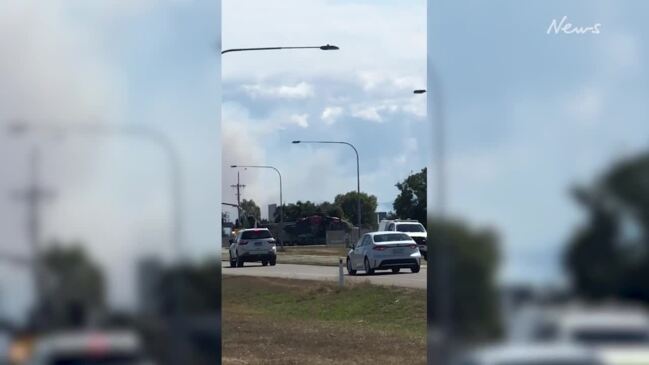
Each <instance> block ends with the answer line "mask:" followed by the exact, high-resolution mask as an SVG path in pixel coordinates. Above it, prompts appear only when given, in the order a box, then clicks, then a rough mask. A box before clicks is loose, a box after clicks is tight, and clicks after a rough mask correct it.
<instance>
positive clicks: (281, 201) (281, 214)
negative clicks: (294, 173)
mask: <svg viewBox="0 0 649 365" xmlns="http://www.w3.org/2000/svg"><path fill="white" fill-rule="evenodd" d="M239 167H242V168H253V169H272V170H275V172H277V176H279V222H280V223H279V227H280V231H279V245H280V247H281V248H282V249H284V240H283V239H282V234H283V232H284V198H283V196H282V191H283V190H282V173H281V172H279V170H278V169H277V168H276V167H274V166H268V165H231V166H230V168H239ZM268 218H270V217H268Z"/></svg>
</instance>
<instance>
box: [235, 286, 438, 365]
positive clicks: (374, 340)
mask: <svg viewBox="0 0 649 365" xmlns="http://www.w3.org/2000/svg"><path fill="white" fill-rule="evenodd" d="M425 297H426V293H425V291H422V290H413V289H401V288H386V287H378V286H372V285H369V284H357V285H352V286H350V287H349V288H345V289H342V290H340V289H338V288H337V287H336V286H335V284H330V283H320V282H313V281H302V280H288V279H270V278H250V277H230V276H228V277H224V278H223V327H222V329H223V332H222V333H223V363H224V364H368V363H381V364H401V363H409V364H424V363H425V359H426V357H425V356H426V355H425V354H426V344H425V333H426V320H425V318H426V304H425V303H426V298H425Z"/></svg>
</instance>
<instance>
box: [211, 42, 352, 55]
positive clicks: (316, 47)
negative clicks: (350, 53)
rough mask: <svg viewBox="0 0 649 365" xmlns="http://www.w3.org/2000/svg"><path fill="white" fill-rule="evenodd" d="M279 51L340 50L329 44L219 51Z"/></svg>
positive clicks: (225, 51)
mask: <svg viewBox="0 0 649 365" xmlns="http://www.w3.org/2000/svg"><path fill="white" fill-rule="evenodd" d="M281 49H320V50H323V51H335V50H338V49H340V48H338V47H337V46H334V45H331V44H325V45H324V46H299V47H255V48H230V49H225V50H223V51H221V54H225V53H230V52H246V51H274V50H281Z"/></svg>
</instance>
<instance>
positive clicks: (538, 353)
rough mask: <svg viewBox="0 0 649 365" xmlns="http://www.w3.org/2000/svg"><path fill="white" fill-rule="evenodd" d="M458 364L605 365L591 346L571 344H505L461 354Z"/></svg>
mask: <svg viewBox="0 0 649 365" xmlns="http://www.w3.org/2000/svg"><path fill="white" fill-rule="evenodd" d="M454 363H455V364H456V365H603V364H602V362H601V361H600V360H599V359H598V357H597V356H596V355H595V354H594V353H593V352H591V351H589V350H588V349H585V348H582V347H578V346H574V345H569V344H550V343H539V344H502V345H494V346H491V347H486V348H482V349H479V350H476V351H474V352H473V353H470V354H468V355H465V356H463V357H461V359H460V360H459V361H455V362H454Z"/></svg>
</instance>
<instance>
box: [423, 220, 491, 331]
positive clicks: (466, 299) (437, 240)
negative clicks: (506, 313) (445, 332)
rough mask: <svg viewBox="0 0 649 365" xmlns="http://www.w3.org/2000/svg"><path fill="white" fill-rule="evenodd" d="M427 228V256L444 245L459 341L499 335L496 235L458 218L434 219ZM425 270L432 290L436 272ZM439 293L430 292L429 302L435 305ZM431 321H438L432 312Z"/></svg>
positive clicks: (455, 329)
mask: <svg viewBox="0 0 649 365" xmlns="http://www.w3.org/2000/svg"><path fill="white" fill-rule="evenodd" d="M428 227H429V229H428V242H429V243H428V247H429V252H431V256H430V257H433V255H434V254H435V253H436V252H438V251H437V250H438V247H439V246H438V245H444V246H443V249H444V250H445V252H446V255H445V257H446V258H447V259H448V261H447V263H448V267H449V271H450V272H449V275H448V277H449V278H450V295H451V308H452V317H453V323H454V331H455V332H457V334H458V335H459V336H460V337H461V338H464V339H469V340H474V341H475V340H484V339H487V338H492V337H494V336H495V335H498V334H499V333H500V330H501V328H500V325H499V323H500V317H499V314H498V313H499V302H498V292H497V285H496V274H497V269H498V266H499V263H500V250H499V246H500V244H499V237H498V235H497V233H496V232H495V231H494V230H493V229H489V228H474V227H471V226H469V225H468V224H467V223H466V222H463V221H461V220H458V219H454V220H445V221H440V220H433V221H430V222H429V224H428ZM434 262H435V261H434V259H431V260H430V261H429V263H434ZM428 270H429V273H428V274H429V275H430V276H429V278H430V277H431V276H432V277H433V280H432V281H429V282H428V285H431V286H432V287H433V288H435V285H436V282H437V277H436V276H437V271H436V270H435V269H434V267H430V266H429V269H428ZM438 293H439V291H438V290H433V291H429V300H431V303H435V300H436V299H435V296H436V295H438ZM431 296H432V298H431ZM431 308H434V307H431ZM430 318H432V319H433V320H434V321H436V320H437V319H436V318H435V312H434V311H433V312H432V313H431V315H430Z"/></svg>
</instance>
